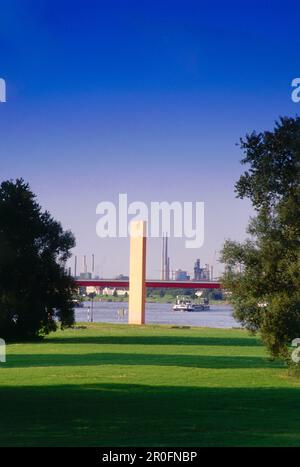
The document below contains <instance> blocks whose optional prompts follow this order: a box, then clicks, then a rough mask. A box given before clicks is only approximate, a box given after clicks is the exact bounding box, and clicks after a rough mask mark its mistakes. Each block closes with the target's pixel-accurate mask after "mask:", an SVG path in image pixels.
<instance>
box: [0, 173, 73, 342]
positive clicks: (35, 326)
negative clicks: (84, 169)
mask: <svg viewBox="0 0 300 467" xmlns="http://www.w3.org/2000/svg"><path fill="white" fill-rule="evenodd" d="M74 245H75V240H74V236H73V234H72V233H71V232H69V231H66V232H64V231H63V229H62V226H61V224H60V223H59V222H56V221H55V220H54V219H53V218H52V217H51V215H50V214H49V212H48V211H44V212H43V211H42V209H41V207H40V206H39V204H38V203H37V201H36V196H35V195H34V194H33V193H32V191H31V190H30V188H29V185H28V184H27V183H25V182H24V180H23V179H17V180H16V181H15V182H13V181H4V182H3V183H1V185H0V336H1V337H4V338H24V337H25V338H26V337H35V336H38V335H44V334H46V333H49V332H50V331H54V330H55V329H56V327H57V321H59V322H60V323H61V325H62V327H65V326H69V325H72V324H73V322H74V311H73V303H72V293H73V291H74V283H73V279H72V278H71V277H69V276H68V275H67V274H66V273H65V268H64V266H65V262H66V260H67V259H68V258H69V257H70V249H71V248H73V247H74Z"/></svg>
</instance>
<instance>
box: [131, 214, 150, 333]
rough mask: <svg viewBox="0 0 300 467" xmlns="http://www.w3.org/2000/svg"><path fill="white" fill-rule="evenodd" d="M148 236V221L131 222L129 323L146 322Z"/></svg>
mask: <svg viewBox="0 0 300 467" xmlns="http://www.w3.org/2000/svg"><path fill="white" fill-rule="evenodd" d="M146 237H147V224H146V222H145V221H133V222H131V224H130V264H129V312H128V323H129V324H144V323H145V297H146Z"/></svg>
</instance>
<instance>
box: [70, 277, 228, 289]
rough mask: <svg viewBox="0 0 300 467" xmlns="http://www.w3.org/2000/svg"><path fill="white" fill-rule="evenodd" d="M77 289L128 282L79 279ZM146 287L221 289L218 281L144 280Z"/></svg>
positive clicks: (125, 283)
mask: <svg viewBox="0 0 300 467" xmlns="http://www.w3.org/2000/svg"><path fill="white" fill-rule="evenodd" d="M75 284H76V285H78V287H88V286H92V287H101V288H103V287H121V288H126V289H127V288H129V281H123V280H118V279H87V280H85V279H80V280H76V281H75ZM146 287H153V288H155V287H158V288H162V289H219V288H220V287H221V284H220V282H218V281H161V280H152V279H150V280H146Z"/></svg>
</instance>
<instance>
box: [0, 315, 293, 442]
mask: <svg viewBox="0 0 300 467" xmlns="http://www.w3.org/2000/svg"><path fill="white" fill-rule="evenodd" d="M0 401H1V417H0V425H1V435H0V445H1V446H177V447H181V446H270V445H275V446H300V380H297V379H293V378H289V377H288V376H287V373H286V369H285V368H283V367H282V366H281V364H280V363H278V362H271V361H269V360H268V358H267V355H266V353H265V350H264V348H263V347H262V346H261V345H260V343H259V341H258V340H257V339H255V338H253V337H251V336H249V335H248V334H247V333H246V332H244V331H241V330H217V329H200V328H191V329H178V328H172V327H170V326H150V325H149V326H142V327H134V326H131V327H130V326H127V325H107V324H106V325H104V324H103V325H102V324H101V325H100V324H94V325H89V326H88V327H87V328H86V329H77V330H68V331H64V332H57V333H55V334H52V335H50V336H49V337H47V338H46V339H45V340H44V341H42V342H37V343H23V344H11V345H9V346H8V355H7V363H6V364H3V363H2V364H0Z"/></svg>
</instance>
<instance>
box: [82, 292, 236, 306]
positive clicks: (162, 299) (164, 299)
mask: <svg viewBox="0 0 300 467" xmlns="http://www.w3.org/2000/svg"><path fill="white" fill-rule="evenodd" d="M87 299H88V297H84V301H86V300H87ZM128 300H129V298H128V296H127V297H126V296H124V297H122V296H114V295H98V296H97V297H96V298H95V299H93V301H94V303H96V302H108V303H112V302H113V303H128ZM175 300H176V297H175V296H174V295H171V294H165V295H164V296H159V295H156V296H151V297H146V302H147V303H175ZM90 301H91V300H90ZM192 301H194V302H199V300H198V299H192ZM209 303H210V304H212V305H229V302H228V301H227V300H210V301H209Z"/></svg>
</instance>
